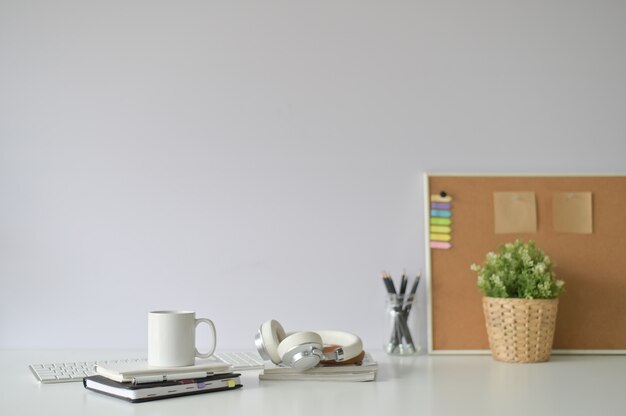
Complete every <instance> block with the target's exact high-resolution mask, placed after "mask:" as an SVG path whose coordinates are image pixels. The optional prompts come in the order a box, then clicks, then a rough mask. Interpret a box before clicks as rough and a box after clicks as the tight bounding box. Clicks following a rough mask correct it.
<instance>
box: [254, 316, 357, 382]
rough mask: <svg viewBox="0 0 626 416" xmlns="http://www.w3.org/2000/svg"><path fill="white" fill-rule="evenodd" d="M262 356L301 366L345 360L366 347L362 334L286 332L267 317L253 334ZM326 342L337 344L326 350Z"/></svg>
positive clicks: (329, 331) (296, 366)
mask: <svg viewBox="0 0 626 416" xmlns="http://www.w3.org/2000/svg"><path fill="white" fill-rule="evenodd" d="M254 343H255V344H256V348H257V350H258V351H259V354H260V355H261V357H263V359H265V360H270V361H272V362H273V363H274V364H279V363H283V364H285V365H287V366H289V367H294V368H296V369H298V370H306V369H308V368H312V367H315V366H316V365H317V364H318V363H319V362H320V361H327V360H332V361H345V360H349V359H351V358H354V357H356V356H358V355H359V354H361V352H362V351H363V343H362V342H361V338H359V337H358V336H356V335H354V334H351V333H349V332H343V331H331V330H323V331H314V332H313V331H303V332H294V333H292V334H289V335H287V333H285V330H284V329H283V327H282V325H281V324H279V323H278V322H277V321H275V320H273V319H272V320H271V321H267V322H265V323H264V324H263V325H261V328H259V332H258V333H257V335H256V337H255V338H254ZM324 345H338V346H339V347H337V348H336V349H335V350H333V351H332V352H330V353H327V354H324Z"/></svg>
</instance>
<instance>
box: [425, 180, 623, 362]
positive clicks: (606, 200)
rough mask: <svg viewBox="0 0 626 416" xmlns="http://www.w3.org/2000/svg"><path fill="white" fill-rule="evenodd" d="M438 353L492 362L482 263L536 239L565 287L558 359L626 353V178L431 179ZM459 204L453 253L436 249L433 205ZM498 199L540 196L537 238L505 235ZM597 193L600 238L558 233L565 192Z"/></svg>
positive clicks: (595, 223) (431, 277)
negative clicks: (479, 271)
mask: <svg viewBox="0 0 626 416" xmlns="http://www.w3.org/2000/svg"><path fill="white" fill-rule="evenodd" d="M424 190H425V197H424V200H425V218H426V224H425V225H426V228H425V230H426V231H425V235H426V268H427V279H428V287H427V289H428V348H429V352H430V353H431V354H467V353H488V352H489V351H488V349H489V343H488V340H487V332H486V329H485V323H484V318H483V312H482V303H481V296H482V294H481V293H480V292H479V290H478V288H477V287H476V279H477V276H476V273H475V272H473V271H471V270H470V265H471V264H472V263H478V264H481V263H482V262H483V261H484V260H485V255H486V254H487V252H489V251H497V248H498V246H499V245H500V244H504V243H507V242H512V241H515V240H516V239H517V238H520V239H522V240H524V241H528V240H534V241H535V242H536V243H537V246H538V247H539V248H541V249H542V250H543V251H544V252H545V253H546V254H547V255H549V256H550V258H551V259H552V260H553V262H554V263H555V269H554V270H555V273H556V275H557V278H559V279H562V280H564V281H565V293H564V294H563V295H562V296H561V298H560V300H559V310H558V314H557V325H556V332H555V338H554V350H553V351H554V352H555V353H565V354H567V353H571V354H625V353H626V174H617V175H587V174H573V175H552V174H547V175H528V174H501V175H493V174H470V175H467V174H428V173H427V174H425V175H424ZM441 191H444V192H446V193H447V195H449V196H450V197H451V198H452V201H451V213H452V217H451V220H452V224H451V225H450V227H451V233H450V236H451V241H450V244H451V247H450V248H449V249H434V248H433V249H431V248H430V235H429V227H430V209H431V205H430V196H431V195H433V194H439V193H440V192H441ZM494 192H534V195H535V205H536V224H537V226H536V232H534V233H507V234H496V233H495V226H494V196H493V195H494ZM570 192H590V193H591V200H592V232H591V233H590V234H573V233H563V232H557V231H555V229H554V220H553V209H552V207H553V198H554V197H555V194H556V193H570Z"/></svg>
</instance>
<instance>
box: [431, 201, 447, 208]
mask: <svg viewBox="0 0 626 416" xmlns="http://www.w3.org/2000/svg"><path fill="white" fill-rule="evenodd" d="M430 207H431V208H432V209H450V208H451V207H452V204H449V203H447V202H433V203H431V204H430Z"/></svg>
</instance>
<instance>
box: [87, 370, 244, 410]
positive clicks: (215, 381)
mask: <svg viewBox="0 0 626 416" xmlns="http://www.w3.org/2000/svg"><path fill="white" fill-rule="evenodd" d="M96 373H97V375H95V376H91V377H85V378H84V379H83V385H84V386H85V388H86V389H88V390H93V391H95V392H98V393H102V394H106V395H108V396H112V397H116V398H120V399H124V400H128V401H130V402H133V403H137V402H146V401H150V400H159V399H166V398H170V397H179V396H187V395H191V394H202V393H212V392H216V391H224V390H236V389H238V388H240V387H242V386H241V381H240V378H239V376H240V374H237V373H233V372H232V367H231V366H230V365H229V364H226V363H224V362H221V361H216V360H203V362H199V363H196V365H193V366H189V367H170V368H160V367H150V366H148V364H147V362H146V361H138V362H123V363H116V364H110V365H104V366H96Z"/></svg>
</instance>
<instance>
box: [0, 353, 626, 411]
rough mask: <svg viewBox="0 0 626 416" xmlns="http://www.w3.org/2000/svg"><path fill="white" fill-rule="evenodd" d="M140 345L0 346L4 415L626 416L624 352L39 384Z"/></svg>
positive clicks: (386, 360) (382, 361)
mask: <svg viewBox="0 0 626 416" xmlns="http://www.w3.org/2000/svg"><path fill="white" fill-rule="evenodd" d="M143 355H145V354H142V353H141V352H138V351H64V350H45V351H44V350H0V368H1V369H2V374H1V376H0V415H13V414H15V415H18V414H19V415H66V416H73V415H94V416H95V415H107V416H110V415H151V416H159V415H185V416H193V415H203V416H206V415H218V416H226V415H252V414H259V415H265V414H267V415H272V416H287V415H289V416H293V415H316V416H320V415H332V414H337V415H342V416H347V415H376V416H392V415H402V416H405V415H460V416H472V415H480V416H489V415H506V416H514V415H531V416H540V415H550V416H554V415H585V416H591V415H622V414H625V413H626V356H553V357H552V359H551V361H550V362H548V363H542V364H505V363H499V362H496V361H493V360H492V358H491V357H490V356H425V355H420V356H415V357H387V356H386V355H385V354H383V353H376V352H374V353H373V354H372V355H373V356H374V358H375V359H376V360H377V361H378V362H379V373H378V379H377V381H374V382H366V383H352V382H285V381H259V380H258V372H256V371H248V372H244V373H243V376H242V384H243V385H244V387H243V388H242V389H240V390H237V391H232V392H219V393H210V394H204V395H198V396H191V397H181V398H172V399H165V400H159V401H153V402H147V403H138V404H132V403H128V402H125V401H123V400H119V399H115V398H111V397H107V396H104V395H100V394H98V393H94V392H91V391H87V390H85V389H84V388H83V386H82V383H78V382H74V383H60V384H39V383H38V382H37V381H36V379H35V377H34V375H33V374H32V373H31V372H30V370H29V368H28V364H36V363H47V362H65V361H77V360H89V359H107V358H111V359H112V358H125V357H126V358H128V357H137V356H143Z"/></svg>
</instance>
